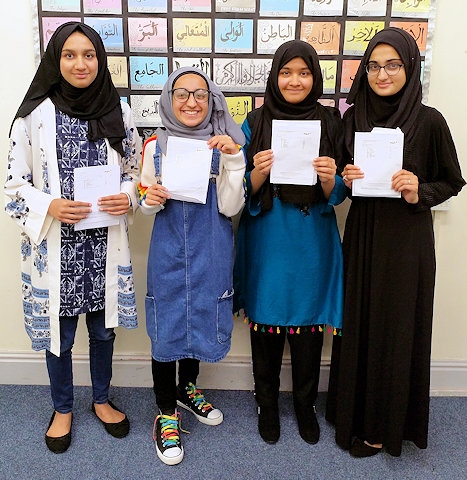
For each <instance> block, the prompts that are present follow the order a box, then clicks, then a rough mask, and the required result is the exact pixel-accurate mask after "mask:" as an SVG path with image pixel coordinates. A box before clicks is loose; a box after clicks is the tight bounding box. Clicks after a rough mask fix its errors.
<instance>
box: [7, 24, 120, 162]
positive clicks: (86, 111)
mask: <svg viewBox="0 0 467 480" xmlns="http://www.w3.org/2000/svg"><path fill="white" fill-rule="evenodd" d="M76 31H78V32H81V33H83V34H84V35H86V37H88V38H89V40H90V41H91V43H92V44H93V45H94V48H95V50H96V55H97V60H98V73H97V77H96V78H95V80H94V81H93V82H92V83H91V85H89V86H88V87H86V88H76V87H73V86H72V85H70V84H69V83H68V82H67V81H66V80H65V79H64V78H63V77H62V75H61V73H60V56H61V53H62V48H63V45H64V43H65V41H66V40H67V38H68V37H69V36H70V35H71V34H72V33H74V32H76ZM47 97H49V98H50V100H51V101H52V102H53V104H54V105H55V106H56V107H57V108H58V109H59V110H60V111H62V112H63V113H66V114H67V115H69V116H70V117H74V118H79V119H81V120H88V125H89V130H88V138H89V140H92V141H95V140H98V139H100V138H108V139H109V142H110V145H111V146H112V148H114V149H115V150H116V151H117V152H119V153H120V154H121V155H122V156H124V155H125V153H124V150H123V145H122V140H123V139H124V138H125V137H126V134H125V128H124V125H123V118H122V109H121V106H120V96H119V94H118V92H117V90H116V88H115V86H114V84H113V83H112V78H111V76H110V72H109V69H108V68H107V54H106V52H105V48H104V44H103V42H102V39H101V37H100V36H99V34H98V33H97V32H96V31H95V30H94V29H92V28H91V27H89V26H88V25H86V24H84V23H80V22H67V23H64V24H63V25H61V26H59V27H58V28H57V30H55V32H54V34H53V35H52V37H51V38H50V41H49V43H48V45H47V48H46V50H45V52H44V55H43V56H42V59H41V63H40V64H39V67H38V68H37V72H36V74H35V76H34V78H33V80H32V82H31V85H30V87H29V90H28V91H27V93H26V95H25V97H24V99H23V101H22V103H21V105H20V107H19V109H18V111H17V113H16V115H15V119H16V118H18V117H25V116H27V115H29V114H30V113H31V112H32V111H33V110H34V109H35V108H36V107H37V106H38V105H39V104H40V103H42V102H43V101H44V100H45V99H46V98H47Z"/></svg>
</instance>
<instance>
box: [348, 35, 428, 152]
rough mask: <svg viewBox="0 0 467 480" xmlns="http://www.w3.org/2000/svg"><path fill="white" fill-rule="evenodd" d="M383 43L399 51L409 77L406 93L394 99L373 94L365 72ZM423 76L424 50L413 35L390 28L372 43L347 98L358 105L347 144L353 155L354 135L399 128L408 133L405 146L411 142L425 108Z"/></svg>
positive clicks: (355, 107) (373, 39)
mask: <svg viewBox="0 0 467 480" xmlns="http://www.w3.org/2000/svg"><path fill="white" fill-rule="evenodd" d="M382 43H384V44H387V45H391V47H393V48H394V49H395V50H396V51H397V53H398V54H399V55H400V57H401V60H402V63H403V64H404V69H405V74H406V83H405V85H404V87H403V88H402V90H401V91H400V92H398V93H397V94H395V95H392V96H390V97H381V96H379V95H377V94H376V93H374V92H373V90H372V89H371V87H370V85H369V84H368V78H367V73H366V71H365V67H366V65H367V64H368V60H369V58H370V56H371V53H372V52H373V50H374V48H375V47H376V46H377V45H380V44H382ZM420 74H421V59H420V50H419V48H418V45H417V43H416V42H415V40H414V38H413V37H412V36H411V35H410V34H408V33H407V32H405V31H404V30H402V29H400V28H395V27H389V28H386V29H384V30H381V31H380V32H378V33H377V34H376V35H375V36H374V37H373V38H372V39H371V40H370V42H369V43H368V47H367V49H366V51H365V54H364V55H363V58H362V61H361V63H360V66H359V68H358V70H357V74H356V76H355V80H354V81H353V84H352V88H351V89H350V92H349V95H348V97H347V103H349V104H352V103H354V104H355V105H354V107H352V110H351V111H350V112H349V115H348V116H347V117H349V116H351V117H352V119H353V120H352V122H350V121H346V143H347V144H348V148H349V147H350V151H352V150H353V148H352V145H350V144H353V139H352V138H353V132H355V131H358V132H369V131H371V130H372V129H373V127H376V126H378V127H387V128H396V127H399V128H400V129H401V130H402V131H403V132H404V135H405V142H410V140H411V138H412V135H413V132H414V130H415V127H416V118H417V116H418V114H419V111H420V108H421V105H422V103H421V102H422V84H421V81H420ZM346 120H347V119H346ZM349 120H350V119H349Z"/></svg>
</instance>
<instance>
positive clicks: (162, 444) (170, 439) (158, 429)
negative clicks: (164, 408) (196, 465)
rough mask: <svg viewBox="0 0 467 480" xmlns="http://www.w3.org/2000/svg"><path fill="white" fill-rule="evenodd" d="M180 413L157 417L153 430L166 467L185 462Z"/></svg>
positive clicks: (157, 448)
mask: <svg viewBox="0 0 467 480" xmlns="http://www.w3.org/2000/svg"><path fill="white" fill-rule="evenodd" d="M180 420H181V418H180V413H179V412H177V411H175V413H174V414H173V415H163V414H162V413H161V414H160V415H157V417H156V419H155V420H154V427H153V429H152V438H153V440H154V444H155V446H156V452H157V456H158V457H159V459H160V460H161V461H162V462H164V463H165V464H166V465H177V464H178V463H180V462H181V461H182V460H183V447H182V444H181V442H180Z"/></svg>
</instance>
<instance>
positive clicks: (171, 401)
mask: <svg viewBox="0 0 467 480" xmlns="http://www.w3.org/2000/svg"><path fill="white" fill-rule="evenodd" d="M151 366H152V380H153V382H154V387H153V389H154V393H155V395H156V403H157V406H158V407H159V410H161V412H162V413H170V412H171V413H173V412H174V411H175V408H176V407H177V378H176V371H177V362H176V361H174V362H158V361H157V360H154V358H153V359H152V362H151ZM198 374H199V360H196V359H194V358H184V359H183V360H179V361H178V384H179V385H180V386H182V387H185V386H186V385H188V383H189V382H191V383H193V384H196V379H197V378H198Z"/></svg>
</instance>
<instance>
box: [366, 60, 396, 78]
mask: <svg viewBox="0 0 467 480" xmlns="http://www.w3.org/2000/svg"><path fill="white" fill-rule="evenodd" d="M403 66H404V64H403V63H388V64H387V65H384V66H383V67H380V66H379V65H378V64H377V63H376V62H370V63H369V64H367V65H366V67H365V70H366V73H368V75H379V72H381V69H382V68H384V71H385V72H386V73H387V74H388V75H389V76H392V75H397V74H398V73H399V72H400V70H401V68H402V67H403Z"/></svg>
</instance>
